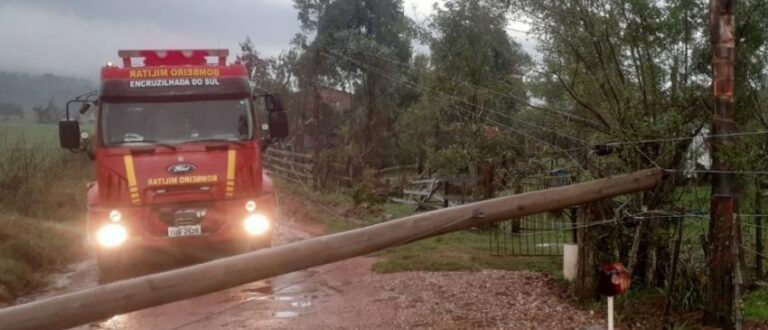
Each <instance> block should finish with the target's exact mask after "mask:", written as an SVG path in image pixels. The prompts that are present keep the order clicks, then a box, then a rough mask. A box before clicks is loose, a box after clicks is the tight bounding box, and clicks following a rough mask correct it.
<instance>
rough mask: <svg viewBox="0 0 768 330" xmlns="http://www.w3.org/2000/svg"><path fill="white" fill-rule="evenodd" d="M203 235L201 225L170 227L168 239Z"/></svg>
mask: <svg viewBox="0 0 768 330" xmlns="http://www.w3.org/2000/svg"><path fill="white" fill-rule="evenodd" d="M202 233H203V230H202V229H201V228H200V225H194V226H175V227H168V237H183V236H198V235H201V234H202Z"/></svg>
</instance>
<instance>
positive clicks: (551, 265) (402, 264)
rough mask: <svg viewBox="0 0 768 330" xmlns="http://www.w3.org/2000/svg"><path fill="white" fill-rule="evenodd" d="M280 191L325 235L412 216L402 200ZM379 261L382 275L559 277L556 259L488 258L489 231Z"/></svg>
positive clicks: (292, 188)
mask: <svg viewBox="0 0 768 330" xmlns="http://www.w3.org/2000/svg"><path fill="white" fill-rule="evenodd" d="M275 184H276V185H277V187H278V189H279V191H280V192H281V193H283V194H289V195H292V196H295V197H299V198H300V199H301V200H302V201H304V202H306V203H307V204H308V205H307V208H308V209H312V210H313V216H314V217H315V218H318V219H319V220H320V221H321V222H322V223H323V224H325V226H326V229H327V231H328V232H330V233H335V232H340V231H346V230H351V229H355V228H359V227H363V226H367V225H372V224H375V223H379V222H383V221H388V220H392V219H397V218H401V217H405V216H408V215H411V214H414V207H413V206H409V205H403V204H395V203H384V204H379V205H372V206H371V205H359V206H354V203H353V201H352V198H351V197H350V196H348V195H345V194H344V193H342V192H331V193H327V192H318V191H314V190H312V189H309V188H307V187H302V186H298V185H296V184H292V183H288V182H283V181H280V180H276V181H275ZM374 256H376V257H378V258H379V259H380V260H379V261H378V262H376V263H375V264H374V266H373V270H374V271H376V272H382V273H392V272H402V271H461V270H470V271H473V270H482V269H503V270H532V271H538V272H545V273H550V274H553V275H555V276H560V267H561V258H560V257H510V256H505V257H499V256H491V255H490V248H489V233H488V232H487V231H482V230H467V231H460V232H455V233H450V234H445V235H441V236H438V237H433V238H429V239H425V240H421V241H417V242H413V243H409V244H406V245H402V246H398V247H393V248H390V249H386V250H384V251H381V252H378V253H376V254H374Z"/></svg>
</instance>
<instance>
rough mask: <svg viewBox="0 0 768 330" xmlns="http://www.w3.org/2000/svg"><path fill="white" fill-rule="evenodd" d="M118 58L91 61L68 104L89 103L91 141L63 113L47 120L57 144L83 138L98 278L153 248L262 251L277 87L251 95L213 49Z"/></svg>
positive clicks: (278, 128)
mask: <svg viewBox="0 0 768 330" xmlns="http://www.w3.org/2000/svg"><path fill="white" fill-rule="evenodd" d="M118 55H119V57H121V58H122V62H123V63H122V64H123V65H122V67H121V66H117V65H113V64H107V65H106V66H104V67H103V68H102V69H101V81H100V90H99V93H98V96H97V99H96V100H79V102H80V103H83V104H84V106H83V107H82V108H81V112H82V111H85V110H87V108H88V106H89V105H95V107H96V113H95V118H96V125H95V126H96V127H95V131H94V135H93V137H90V136H88V134H87V133H83V132H81V131H80V126H79V122H78V121H76V120H71V119H70V116H69V109H67V118H66V119H65V120H62V121H61V122H60V125H59V137H60V143H61V146H62V147H63V148H66V149H70V150H82V149H84V146H83V140H84V139H90V140H91V141H90V142H91V143H92V148H93V150H92V152H93V155H94V158H95V161H96V170H97V181H96V182H94V183H92V184H90V185H89V188H88V191H87V196H88V198H87V200H88V214H87V242H88V246H89V247H90V248H91V249H93V251H94V252H95V254H96V256H97V260H98V265H99V269H100V270H101V272H102V277H112V276H115V274H119V273H121V272H122V271H123V270H124V267H126V266H127V264H126V263H127V262H129V261H136V259H139V260H140V259H142V258H143V257H146V256H148V255H150V254H152V253H153V251H156V250H175V251H180V252H203V253H208V252H211V251H222V252H225V253H237V252H243V251H248V250H252V249H258V248H264V247H269V246H270V244H271V237H272V231H273V228H274V227H275V221H277V200H276V195H275V191H274V189H273V187H272V181H271V179H270V178H269V177H268V176H267V175H266V174H265V173H264V171H263V169H262V157H261V155H262V152H263V150H264V149H266V147H267V146H268V145H269V144H270V143H272V142H273V141H275V140H277V139H280V138H283V137H286V136H287V134H288V127H287V121H286V116H285V112H284V109H283V105H282V101H281V99H280V97H279V95H254V93H253V88H252V87H251V83H250V80H249V79H248V72H247V69H246V68H245V66H244V65H242V64H240V63H231V64H230V63H227V56H228V51H227V50H225V49H213V50H121V51H119V52H118ZM68 105H69V104H68ZM262 108H263V109H264V110H266V118H268V119H267V120H266V122H265V123H261V122H260V120H259V119H258V118H259V116H258V112H257V109H262ZM84 109H85V110H84ZM262 125H263V126H262ZM267 126H268V128H267ZM262 130H263V131H264V132H260V131H262ZM261 133H263V134H261Z"/></svg>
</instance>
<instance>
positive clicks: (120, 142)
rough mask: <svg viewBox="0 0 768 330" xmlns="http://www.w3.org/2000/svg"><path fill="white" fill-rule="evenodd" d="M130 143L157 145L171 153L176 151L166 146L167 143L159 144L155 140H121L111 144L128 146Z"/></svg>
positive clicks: (168, 145) (170, 145) (172, 146)
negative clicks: (169, 150)
mask: <svg viewBox="0 0 768 330" xmlns="http://www.w3.org/2000/svg"><path fill="white" fill-rule="evenodd" d="M130 143H148V144H154V145H158V146H161V147H165V148H168V149H171V150H173V151H176V146H174V145H172V144H168V143H161V142H160V141H157V140H123V141H117V142H112V143H111V144H130Z"/></svg>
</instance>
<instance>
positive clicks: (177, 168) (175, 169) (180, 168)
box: [168, 163, 197, 174]
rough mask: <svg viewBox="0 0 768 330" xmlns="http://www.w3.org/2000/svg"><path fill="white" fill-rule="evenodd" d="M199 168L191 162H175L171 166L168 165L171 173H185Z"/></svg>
mask: <svg viewBox="0 0 768 330" xmlns="http://www.w3.org/2000/svg"><path fill="white" fill-rule="evenodd" d="M196 169H197V166H195V165H192V164H189V163H179V164H173V165H171V166H168V173H171V174H185V173H190V172H194V171H195V170H196Z"/></svg>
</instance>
